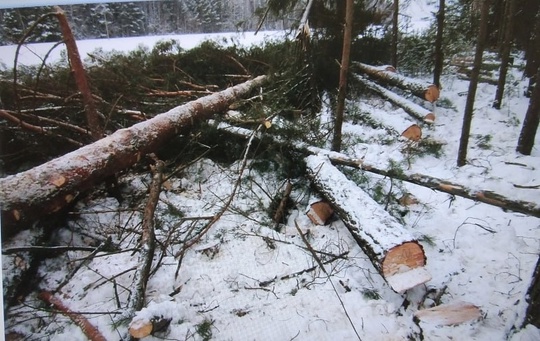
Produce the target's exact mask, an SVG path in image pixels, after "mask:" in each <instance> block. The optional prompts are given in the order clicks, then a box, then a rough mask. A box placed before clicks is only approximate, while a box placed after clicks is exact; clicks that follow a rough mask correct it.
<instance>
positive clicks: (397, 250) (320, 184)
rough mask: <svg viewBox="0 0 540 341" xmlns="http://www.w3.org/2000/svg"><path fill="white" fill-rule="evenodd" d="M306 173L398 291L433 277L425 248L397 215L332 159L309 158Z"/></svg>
mask: <svg viewBox="0 0 540 341" xmlns="http://www.w3.org/2000/svg"><path fill="white" fill-rule="evenodd" d="M306 166H307V169H306V171H307V175H308V177H309V178H310V179H311V181H312V183H313V184H314V185H315V187H316V188H317V189H318V191H319V193H321V194H322V195H323V196H324V197H325V198H326V199H327V200H328V201H329V202H330V203H331V204H332V206H333V208H334V210H335V211H336V212H337V213H338V214H339V216H340V217H341V219H342V220H343V222H344V224H345V226H347V228H348V229H349V231H350V232H351V234H352V236H353V237H354V239H355V240H356V242H357V243H358V245H359V246H360V247H361V248H362V250H364V252H365V253H366V255H367V256H368V257H369V258H370V259H371V261H372V263H373V265H374V266H375V268H376V269H377V270H378V271H379V273H380V274H381V275H382V276H383V278H384V279H385V280H386V281H387V282H388V284H389V285H390V287H391V288H392V289H393V290H394V291H396V292H404V291H406V290H409V289H411V288H414V287H416V286H418V285H420V284H423V283H426V282H427V281H429V280H431V275H430V274H429V273H428V272H427V270H426V269H425V267H424V266H425V264H426V256H425V254H424V249H423V248H422V246H421V245H420V244H419V243H418V242H417V241H416V240H415V238H414V237H413V236H412V234H410V233H409V232H408V231H407V230H406V229H405V228H404V227H403V226H402V225H401V224H400V223H399V222H398V221H397V220H396V219H395V218H394V217H392V216H391V215H390V214H389V213H388V212H386V211H385V210H384V209H383V208H382V207H381V205H379V204H378V203H377V202H376V201H374V200H373V199H372V198H371V197H370V196H369V195H368V194H367V193H366V192H364V191H363V190H362V189H360V188H359V187H358V186H356V184H355V183H354V182H352V181H350V180H348V179H347V178H346V177H345V175H343V174H342V173H341V172H340V171H339V170H338V169H337V168H335V167H334V166H333V165H332V164H331V163H330V160H329V159H328V158H326V157H323V156H315V155H311V156H308V157H307V158H306Z"/></svg>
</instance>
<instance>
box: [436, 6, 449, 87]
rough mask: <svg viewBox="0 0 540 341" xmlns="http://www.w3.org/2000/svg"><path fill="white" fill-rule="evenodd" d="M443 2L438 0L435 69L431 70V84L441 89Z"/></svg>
mask: <svg viewBox="0 0 540 341" xmlns="http://www.w3.org/2000/svg"><path fill="white" fill-rule="evenodd" d="M445 6H446V4H445V1H444V0H439V11H438V12H437V16H436V17H437V36H436V38H435V67H434V68H433V84H435V86H437V88H439V89H441V74H442V70H443V62H444V52H443V48H442V44H443V33H444V10H445Z"/></svg>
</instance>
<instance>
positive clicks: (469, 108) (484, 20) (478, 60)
mask: <svg viewBox="0 0 540 341" xmlns="http://www.w3.org/2000/svg"><path fill="white" fill-rule="evenodd" d="M490 2H491V0H484V1H483V2H482V9H481V12H480V29H479V31H478V40H477V42H476V52H475V55H474V64H473V69H472V72H471V81H470V82H469V91H468V96H467V102H466V103H465V113H464V114H463V128H462V129H461V138H460V140H459V151H458V158H457V165H458V166H459V167H461V166H464V165H465V164H466V163H467V148H468V146H469V135H470V133H471V122H472V118H473V110H474V99H475V97H476V88H477V86H478V78H479V76H480V68H481V66H482V54H483V53H484V45H485V41H486V33H487V26H488V16H489V5H490Z"/></svg>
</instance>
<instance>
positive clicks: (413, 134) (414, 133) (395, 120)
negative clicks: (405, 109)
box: [362, 104, 422, 141]
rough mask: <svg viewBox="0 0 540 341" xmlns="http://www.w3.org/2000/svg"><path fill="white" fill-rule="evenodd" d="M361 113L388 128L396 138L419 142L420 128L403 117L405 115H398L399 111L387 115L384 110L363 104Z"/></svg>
mask: <svg viewBox="0 0 540 341" xmlns="http://www.w3.org/2000/svg"><path fill="white" fill-rule="evenodd" d="M362 111H363V113H365V114H367V115H369V117H370V118H371V119H372V120H374V121H376V122H377V123H379V124H380V125H382V126H384V127H387V128H390V129H391V130H392V131H393V132H394V135H396V136H400V137H402V138H404V139H406V140H409V141H419V140H420V139H421V138H422V128H420V126H419V125H418V124H416V123H415V122H414V121H413V120H412V119H411V118H410V117H409V116H407V115H404V114H405V113H400V111H401V110H398V111H396V112H393V113H388V112H387V111H385V110H381V109H378V108H375V107H372V106H371V105H369V104H365V105H363V106H362Z"/></svg>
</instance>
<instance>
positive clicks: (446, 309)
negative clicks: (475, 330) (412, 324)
mask: <svg viewBox="0 0 540 341" xmlns="http://www.w3.org/2000/svg"><path fill="white" fill-rule="evenodd" d="M414 317H416V318H417V319H418V320H419V321H420V322H424V323H429V324H433V325H436V326H450V325H455V324H460V323H464V322H470V321H476V320H478V319H480V318H481V317H482V311H481V310H480V308H478V307H477V306H475V305H474V304H472V303H467V302H461V301H458V302H453V303H449V304H441V305H439V306H436V307H433V308H429V309H423V310H419V311H417V312H416V313H415V314H414Z"/></svg>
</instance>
